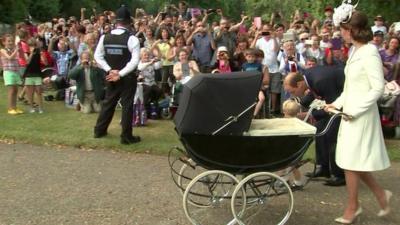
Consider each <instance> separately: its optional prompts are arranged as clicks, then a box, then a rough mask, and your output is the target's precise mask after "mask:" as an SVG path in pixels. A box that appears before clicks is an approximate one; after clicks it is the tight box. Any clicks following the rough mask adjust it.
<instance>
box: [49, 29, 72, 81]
mask: <svg viewBox="0 0 400 225" xmlns="http://www.w3.org/2000/svg"><path fill="white" fill-rule="evenodd" d="M57 40H58V43H57V47H58V51H53V48H54V45H55V42H56V41H57ZM68 48H69V41H68V39H67V38H63V37H59V36H55V37H53V38H52V39H51V41H50V44H49V53H50V54H52V56H53V58H54V61H55V62H56V66H57V72H58V75H59V76H61V77H64V78H66V77H67V75H68V70H69V66H70V60H71V58H72V56H73V54H74V51H73V50H72V48H70V49H68Z"/></svg>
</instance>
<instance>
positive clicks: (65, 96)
mask: <svg viewBox="0 0 400 225" xmlns="http://www.w3.org/2000/svg"><path fill="white" fill-rule="evenodd" d="M42 72H43V73H44V75H45V77H49V78H50V85H49V86H47V87H45V90H46V91H55V96H54V95H51V94H49V95H46V96H45V97H44V99H45V100H46V101H53V100H57V101H64V102H65V106H66V107H68V108H75V107H76V106H77V105H78V104H79V100H78V97H77V94H76V86H75V85H73V84H72V83H70V80H69V79H68V78H66V77H64V76H59V75H58V74H57V70H56V69H54V68H52V67H49V68H45V69H43V70H42Z"/></svg>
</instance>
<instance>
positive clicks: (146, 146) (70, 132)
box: [0, 79, 400, 161]
mask: <svg viewBox="0 0 400 225" xmlns="http://www.w3.org/2000/svg"><path fill="white" fill-rule="evenodd" d="M44 103H45V105H44V110H45V113H44V114H37V113H34V114H29V113H25V114H22V115H18V116H10V115H8V114H7V90H6V87H5V86H4V83H3V79H1V81H0V140H2V141H3V142H4V141H5V142H13V141H17V142H25V143H30V144H35V145H54V146H73V147H78V148H84V149H109V150H122V151H129V152H140V153H152V154H162V155H164V154H166V153H167V152H168V151H169V149H170V148H171V147H173V146H181V144H180V142H179V140H178V136H177V135H176V133H175V131H174V124H173V122H172V121H171V120H150V121H149V123H148V125H147V126H146V127H139V128H134V134H135V135H140V136H141V137H142V142H140V143H138V144H134V145H128V146H125V145H121V144H120V143H119V134H120V132H121V129H120V126H119V120H120V115H121V110H120V109H117V111H116V114H115V116H114V119H113V121H112V123H111V125H110V127H109V130H108V133H109V135H108V136H106V137H105V138H100V139H95V138H93V127H94V124H95V122H96V119H97V114H89V115H86V114H83V113H80V112H77V111H75V110H74V109H69V108H66V107H65V106H64V103H63V102H60V101H53V102H46V101H45V102H44ZM18 105H19V107H20V108H21V109H27V107H26V106H24V105H23V104H22V103H18ZM386 143H387V147H388V151H389V155H390V157H391V159H392V160H395V161H400V140H387V141H386ZM210 144H212V143H210ZM313 152H314V147H311V148H310V149H309V151H308V152H307V155H306V157H312V158H313Z"/></svg>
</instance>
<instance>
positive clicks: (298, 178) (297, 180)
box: [282, 99, 304, 189]
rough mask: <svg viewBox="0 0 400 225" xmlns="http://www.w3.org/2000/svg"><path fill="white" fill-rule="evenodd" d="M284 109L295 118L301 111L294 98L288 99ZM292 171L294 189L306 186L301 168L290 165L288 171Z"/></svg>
mask: <svg viewBox="0 0 400 225" xmlns="http://www.w3.org/2000/svg"><path fill="white" fill-rule="evenodd" d="M282 111H283V114H284V117H285V118H295V117H297V115H298V113H299V112H300V105H299V104H298V103H297V102H296V101H295V100H293V99H288V100H286V101H284V102H283V104H282ZM289 171H292V173H293V178H294V179H293V184H292V185H291V188H292V189H301V188H302V187H303V186H304V177H303V176H302V174H301V172H300V170H298V169H297V168H292V167H289V168H287V169H286V172H289Z"/></svg>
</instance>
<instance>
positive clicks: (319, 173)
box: [306, 169, 330, 178]
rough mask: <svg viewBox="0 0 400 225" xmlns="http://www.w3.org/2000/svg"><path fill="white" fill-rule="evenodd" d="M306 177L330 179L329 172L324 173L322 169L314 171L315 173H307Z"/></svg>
mask: <svg viewBox="0 0 400 225" xmlns="http://www.w3.org/2000/svg"><path fill="white" fill-rule="evenodd" d="M306 176H307V177H309V178H316V177H326V178H329V177H330V175H329V172H326V171H324V170H322V169H317V170H315V173H314V172H308V173H306Z"/></svg>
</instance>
